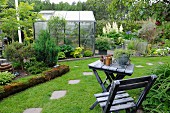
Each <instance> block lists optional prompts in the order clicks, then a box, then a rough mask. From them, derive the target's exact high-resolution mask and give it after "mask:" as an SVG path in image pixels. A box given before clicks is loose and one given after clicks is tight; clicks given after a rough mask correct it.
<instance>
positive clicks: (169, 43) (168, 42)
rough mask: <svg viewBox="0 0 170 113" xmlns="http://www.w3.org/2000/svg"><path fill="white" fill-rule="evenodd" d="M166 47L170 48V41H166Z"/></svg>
mask: <svg viewBox="0 0 170 113" xmlns="http://www.w3.org/2000/svg"><path fill="white" fill-rule="evenodd" d="M164 47H170V40H168V39H165V44H164Z"/></svg>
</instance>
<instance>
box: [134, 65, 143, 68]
mask: <svg viewBox="0 0 170 113" xmlns="http://www.w3.org/2000/svg"><path fill="white" fill-rule="evenodd" d="M136 67H139V68H140V67H144V66H142V65H137V66H136Z"/></svg>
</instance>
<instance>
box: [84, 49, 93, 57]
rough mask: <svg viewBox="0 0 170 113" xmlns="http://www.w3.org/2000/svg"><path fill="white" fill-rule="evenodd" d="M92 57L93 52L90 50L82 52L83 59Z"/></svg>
mask: <svg viewBox="0 0 170 113" xmlns="http://www.w3.org/2000/svg"><path fill="white" fill-rule="evenodd" d="M92 55H93V52H92V51H90V50H86V51H84V54H83V56H84V57H91V56H92Z"/></svg>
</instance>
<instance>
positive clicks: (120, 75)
mask: <svg viewBox="0 0 170 113" xmlns="http://www.w3.org/2000/svg"><path fill="white" fill-rule="evenodd" d="M124 77H125V74H117V75H116V78H115V80H121V79H123V78H124Z"/></svg>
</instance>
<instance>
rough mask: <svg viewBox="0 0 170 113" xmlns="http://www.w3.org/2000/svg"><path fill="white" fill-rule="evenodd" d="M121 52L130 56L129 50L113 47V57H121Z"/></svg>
mask: <svg viewBox="0 0 170 113" xmlns="http://www.w3.org/2000/svg"><path fill="white" fill-rule="evenodd" d="M123 54H126V55H127V56H129V57H130V55H131V51H130V50H126V49H115V50H114V54H113V57H114V58H115V59H117V58H119V57H121V56H122V55H123Z"/></svg>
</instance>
